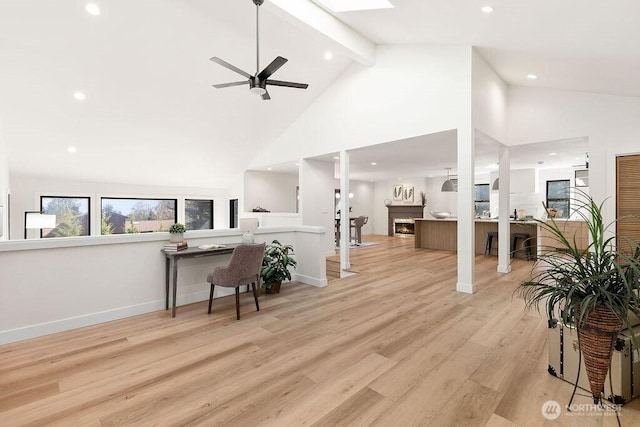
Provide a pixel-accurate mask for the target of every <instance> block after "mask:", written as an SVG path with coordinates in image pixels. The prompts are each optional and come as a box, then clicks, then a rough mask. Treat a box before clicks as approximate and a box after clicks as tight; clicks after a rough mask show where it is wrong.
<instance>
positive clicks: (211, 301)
mask: <svg viewBox="0 0 640 427" xmlns="http://www.w3.org/2000/svg"><path fill="white" fill-rule="evenodd" d="M213 288H215V285H214V284H213V283H212V284H211V292H210V293H209V314H211V304H213Z"/></svg>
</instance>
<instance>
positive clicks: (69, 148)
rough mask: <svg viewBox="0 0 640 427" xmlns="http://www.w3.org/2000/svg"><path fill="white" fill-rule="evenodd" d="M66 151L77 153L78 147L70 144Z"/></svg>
mask: <svg viewBox="0 0 640 427" xmlns="http://www.w3.org/2000/svg"><path fill="white" fill-rule="evenodd" d="M67 151H68V152H69V153H77V152H78V149H77V148H76V147H74V146H71V145H70V146H68V147H67Z"/></svg>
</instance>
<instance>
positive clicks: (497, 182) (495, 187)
mask: <svg viewBox="0 0 640 427" xmlns="http://www.w3.org/2000/svg"><path fill="white" fill-rule="evenodd" d="M499 189H500V178H496V180H495V181H493V185H492V186H491V191H498V190H499Z"/></svg>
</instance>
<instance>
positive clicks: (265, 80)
mask: <svg viewBox="0 0 640 427" xmlns="http://www.w3.org/2000/svg"><path fill="white" fill-rule="evenodd" d="M252 1H253V3H254V4H255V5H256V74H255V75H253V76H252V75H251V74H249V73H247V72H246V71H243V70H241V69H240V68H238V67H235V66H233V65H231V64H229V63H228V62H226V61H224V60H222V59H220V58H218V57H217V56H214V57H213V58H211V61H213V62H215V63H216V64H220V65H222V66H223V67H225V68H228V69H229V70H231V71H235V72H236V73H238V74H240V75H242V76H244V77H246V78H247V79H248V80H243V81H240V82H232V83H222V84H218V85H213V87H215V88H216V89H222V88H225V87H230V86H241V85H244V84H249V90H250V91H251V92H253V93H255V94H257V95H260V96H261V97H262V99H263V100H267V99H271V97H270V96H269V92H268V91H267V85H271V86H284V87H292V88H296V89H306V88H307V87H309V85H308V84H306V83H294V82H285V81H281V80H272V79H269V77H271V75H272V74H273V73H275V72H276V71H278V69H279V68H280V67H282V66H283V65H284V64H285V63H286V62H287V59H286V58H283V57H281V56H278V57H277V58H276V59H274V60H273V61H271V64H269V65H267V66H266V67H265V69H264V70H262V71H260V20H259V17H260V5H261V4H262V3H264V0H252Z"/></svg>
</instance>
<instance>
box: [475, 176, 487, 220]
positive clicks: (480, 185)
mask: <svg viewBox="0 0 640 427" xmlns="http://www.w3.org/2000/svg"><path fill="white" fill-rule="evenodd" d="M478 187H487V196H488V198H487V199H486V200H485V199H477V198H476V195H477V193H478ZM478 203H489V207H488V209H482V210H480V211H479V210H478ZM473 204H474V211H475V214H476V215H477V216H481V215H482V212H483V211H485V210H490V209H491V185H490V184H474V186H473Z"/></svg>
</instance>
